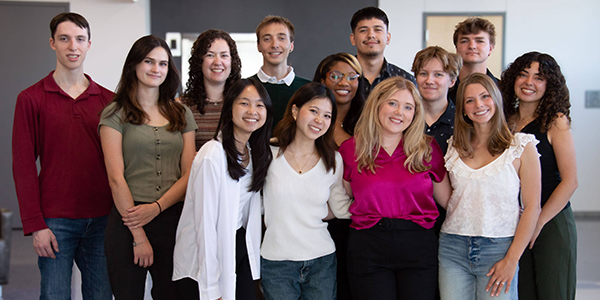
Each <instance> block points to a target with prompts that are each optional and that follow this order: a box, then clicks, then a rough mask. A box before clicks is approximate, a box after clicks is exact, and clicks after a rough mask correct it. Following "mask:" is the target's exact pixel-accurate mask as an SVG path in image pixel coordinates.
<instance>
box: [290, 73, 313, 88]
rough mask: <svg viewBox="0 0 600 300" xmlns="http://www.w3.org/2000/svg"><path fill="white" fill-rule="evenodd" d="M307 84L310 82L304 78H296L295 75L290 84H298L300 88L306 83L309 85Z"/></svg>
mask: <svg viewBox="0 0 600 300" xmlns="http://www.w3.org/2000/svg"><path fill="white" fill-rule="evenodd" d="M309 82H311V81H310V80H308V79H306V78H303V77H300V76H297V75H296V76H295V77H294V81H293V82H292V84H299V85H301V86H302V85H305V84H307V83H309Z"/></svg>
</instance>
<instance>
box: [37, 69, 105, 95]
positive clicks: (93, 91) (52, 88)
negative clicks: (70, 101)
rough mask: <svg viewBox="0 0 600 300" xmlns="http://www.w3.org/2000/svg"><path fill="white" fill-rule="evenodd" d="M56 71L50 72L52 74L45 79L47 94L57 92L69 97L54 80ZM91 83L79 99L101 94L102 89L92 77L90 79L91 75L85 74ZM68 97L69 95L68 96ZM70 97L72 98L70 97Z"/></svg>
mask: <svg viewBox="0 0 600 300" xmlns="http://www.w3.org/2000/svg"><path fill="white" fill-rule="evenodd" d="M53 75H54V71H52V72H50V74H48V76H46V78H44V90H45V91H46V92H55V93H61V92H62V93H63V94H65V95H67V93H65V92H64V91H63V90H62V89H61V88H60V86H58V84H57V83H56V81H55V80H54V77H53ZM83 75H84V76H85V77H86V78H87V79H88V81H89V83H90V85H89V86H88V87H87V89H86V90H85V91H84V92H83V93H81V95H79V97H77V98H84V97H85V95H97V94H100V93H101V92H100V87H98V84H96V83H95V82H94V81H93V80H92V77H90V75H88V74H83ZM67 96H68V95H67ZM69 97H70V96H69Z"/></svg>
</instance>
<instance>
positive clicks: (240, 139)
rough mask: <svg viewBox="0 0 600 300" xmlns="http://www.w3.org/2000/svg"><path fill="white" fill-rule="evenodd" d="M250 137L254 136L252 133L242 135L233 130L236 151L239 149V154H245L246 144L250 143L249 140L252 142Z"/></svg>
mask: <svg viewBox="0 0 600 300" xmlns="http://www.w3.org/2000/svg"><path fill="white" fill-rule="evenodd" d="M234 126H235V125H234ZM250 135H252V133H240V132H238V131H237V130H236V129H235V128H234V129H233V139H234V143H235V149H237V151H238V152H239V153H242V154H244V152H245V149H246V144H247V143H248V140H250Z"/></svg>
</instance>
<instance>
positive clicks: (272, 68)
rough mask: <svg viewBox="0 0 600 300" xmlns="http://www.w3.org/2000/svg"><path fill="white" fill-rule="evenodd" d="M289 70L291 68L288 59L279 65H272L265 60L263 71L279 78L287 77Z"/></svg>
mask: <svg viewBox="0 0 600 300" xmlns="http://www.w3.org/2000/svg"><path fill="white" fill-rule="evenodd" d="M289 70H290V68H289V66H288V65H287V60H286V61H285V62H282V63H280V64H278V65H272V64H269V63H267V62H264V63H263V66H262V71H263V72H265V74H267V75H269V76H271V77H275V78H277V80H281V79H283V78H285V76H287V74H288V73H289Z"/></svg>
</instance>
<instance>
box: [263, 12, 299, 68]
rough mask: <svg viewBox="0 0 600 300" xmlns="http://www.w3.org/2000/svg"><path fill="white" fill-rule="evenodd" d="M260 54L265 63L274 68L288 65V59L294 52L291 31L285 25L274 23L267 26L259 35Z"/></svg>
mask: <svg viewBox="0 0 600 300" xmlns="http://www.w3.org/2000/svg"><path fill="white" fill-rule="evenodd" d="M259 36H260V38H259V39H258V46H257V47H258V52H260V53H262V55H263V63H264V64H270V65H272V66H280V65H282V64H283V65H287V58H288V56H289V55H290V52H292V50H294V42H292V41H291V39H290V30H289V29H288V28H287V26H286V25H285V24H282V23H278V22H274V23H271V24H268V25H265V26H264V27H263V28H262V29H261V30H260V33H259Z"/></svg>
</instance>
